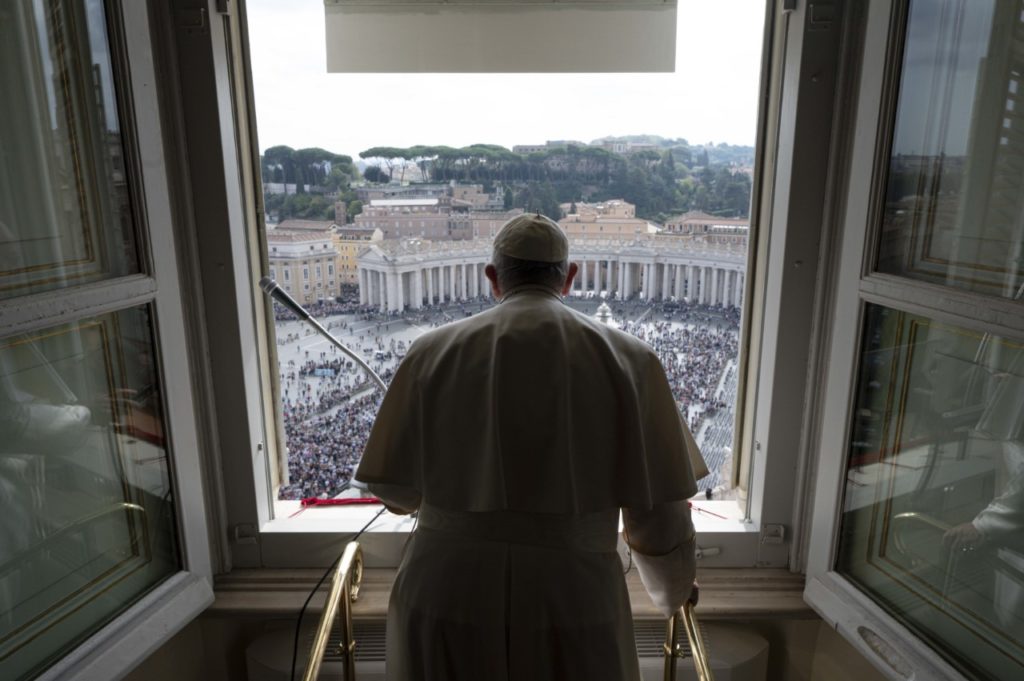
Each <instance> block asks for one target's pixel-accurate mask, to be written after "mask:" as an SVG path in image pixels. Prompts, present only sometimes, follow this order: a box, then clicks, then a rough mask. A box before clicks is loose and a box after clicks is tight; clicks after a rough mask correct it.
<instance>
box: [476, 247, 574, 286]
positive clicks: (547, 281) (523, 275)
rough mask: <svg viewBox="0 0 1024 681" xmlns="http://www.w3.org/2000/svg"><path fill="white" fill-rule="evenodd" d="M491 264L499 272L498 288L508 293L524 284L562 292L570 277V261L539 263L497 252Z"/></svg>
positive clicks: (492, 257)
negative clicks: (537, 285)
mask: <svg viewBox="0 0 1024 681" xmlns="http://www.w3.org/2000/svg"><path fill="white" fill-rule="evenodd" d="M491 264H492V265H494V269H495V270H497V275H498V286H500V287H501V290H502V291H508V290H509V289H511V288H514V287H516V286H522V285H524V284H539V285H542V286H548V287H550V288H553V289H556V290H559V291H561V290H562V286H563V285H564V284H565V278H566V277H567V276H569V261H568V260H563V261H562V262H538V261H536V260H523V259H522V258H513V257H512V256H509V255H504V254H502V253H498V252H495V253H494V254H493V255H492V256H491Z"/></svg>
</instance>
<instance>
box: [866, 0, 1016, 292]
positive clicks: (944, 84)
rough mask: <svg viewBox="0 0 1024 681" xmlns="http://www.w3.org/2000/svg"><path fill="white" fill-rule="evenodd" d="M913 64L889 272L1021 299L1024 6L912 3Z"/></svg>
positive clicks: (909, 64)
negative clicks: (1023, 10)
mask: <svg viewBox="0 0 1024 681" xmlns="http://www.w3.org/2000/svg"><path fill="white" fill-rule="evenodd" d="M903 60H904V61H903V72H902V79H901V83H900V90H899V104H898V109H897V115H896V125H895V132H894V138H893V146H892V156H891V162H890V168H889V178H888V185H887V188H886V195H885V206H884V213H883V217H882V234H881V242H880V247H879V253H878V262H877V267H878V270H879V271H880V272H886V273H890V274H897V275H901V276H906V277H911V278H914V279H920V280H924V281H929V282H934V283H939V284H944V285H947V286H953V287H956V288H963V289H969V290H972V291H979V292H983V293H986V294H989V295H993V296H1001V297H1006V298H1020V297H1021V292H1022V287H1024V99H1022V97H1024V90H1022V82H1021V79H1022V78H1024V13H1022V12H1021V7H1020V3H1019V2H1016V1H1013V2H1011V1H1010V0H998V1H994V0H971V2H963V1H962V0H912V2H911V3H910V14H909V19H908V24H907V39H906V46H905V52H904V56H903Z"/></svg>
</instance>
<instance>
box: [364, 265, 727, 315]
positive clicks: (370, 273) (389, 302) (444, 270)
mask: <svg viewBox="0 0 1024 681" xmlns="http://www.w3.org/2000/svg"><path fill="white" fill-rule="evenodd" d="M674 260H680V259H679V258H674ZM487 261H488V259H487V258H482V259H480V260H475V261H469V262H465V261H463V262H447V263H444V262H442V263H436V264H431V263H408V264H403V263H401V262H397V263H388V264H386V265H380V264H370V263H367V264H365V265H364V264H363V263H360V265H359V302H360V303H361V304H363V305H375V306H378V307H379V308H380V309H381V311H382V312H388V311H391V312H394V311H397V310H403V309H405V308H406V307H409V308H411V309H419V308H421V307H423V306H424V305H432V304H435V303H442V302H457V301H464V300H470V299H473V298H477V297H479V296H489V295H490V284H489V282H488V281H487V278H486V277H485V276H484V267H485V266H486V264H487ZM574 262H576V264H577V265H578V266H579V272H578V273H577V275H576V279H575V281H574V282H573V292H574V293H575V294H577V295H585V294H586V293H588V292H593V293H595V294H598V295H601V294H603V295H606V296H607V297H608V298H611V299H615V300H629V299H641V300H673V299H674V300H687V301H689V302H691V303H699V304H702V305H720V306H722V307H740V305H741V304H742V302H743V286H744V271H743V266H744V263H743V262H732V263H720V262H703V263H702V262H699V261H696V260H691V261H689V262H682V261H680V262H673V261H672V260H669V261H664V262H663V261H660V259H658V258H653V257H651V258H641V259H633V258H628V257H615V258H608V257H585V256H584V257H578V258H576V259H575V260H574Z"/></svg>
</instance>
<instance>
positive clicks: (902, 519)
mask: <svg viewBox="0 0 1024 681" xmlns="http://www.w3.org/2000/svg"><path fill="white" fill-rule="evenodd" d="M892 520H893V533H892V540H893V543H894V544H896V550H897V551H899V552H900V553H902V554H904V555H906V554H908V553H909V551H908V550H907V545H906V542H905V541H904V540H903V533H902V532H901V530H900V528H902V527H903V526H905V525H906V524H907V523H909V522H916V523H920V524H922V525H927V526H928V527H930V528H932V529H933V530H938V531H939V532H948V531H949V530H950V529H951V528H952V527H953V526H952V525H950V524H949V523H945V522H943V521H941V520H939V519H938V518H933V517H932V516H930V515H927V514H925V513H919V512H918V511H907V512H905V513H897V514H896V515H894V516H893V517H892Z"/></svg>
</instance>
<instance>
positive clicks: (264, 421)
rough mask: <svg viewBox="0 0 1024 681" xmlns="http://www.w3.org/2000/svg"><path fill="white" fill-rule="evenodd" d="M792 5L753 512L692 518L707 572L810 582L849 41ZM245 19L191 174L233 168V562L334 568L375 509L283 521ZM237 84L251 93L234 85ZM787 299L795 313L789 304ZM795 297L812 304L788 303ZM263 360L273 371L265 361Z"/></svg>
mask: <svg viewBox="0 0 1024 681" xmlns="http://www.w3.org/2000/svg"><path fill="white" fill-rule="evenodd" d="M208 4H209V7H210V8H211V13H212V12H213V10H215V4H216V2H215V0H208ZM785 4H787V3H783V2H782V1H781V0H767V2H766V16H767V21H766V29H765V36H766V40H765V48H764V53H763V54H764V56H763V59H762V97H761V101H762V102H763V104H762V107H761V112H760V114H759V120H758V134H757V144H758V147H757V148H758V152H757V153H758V161H757V167H758V169H759V172H760V175H759V176H758V177H756V178H755V182H754V206H753V208H752V222H753V224H754V227H755V228H754V229H752V232H751V233H752V235H759V236H758V239H759V241H758V243H757V245H756V246H755V245H754V244H753V243H752V248H751V259H750V262H749V267H748V276H747V277H746V287H747V290H746V292H745V297H744V299H745V300H748V301H750V303H748V305H749V308H748V310H749V311H750V314H749V315H748V317H749V319H747V320H746V321H745V323H744V338H743V339H742V340H741V342H742V343H745V344H746V345H747V347H748V348H749V350H748V354H747V355H746V360H745V362H744V366H742V367H741V372H740V375H741V379H740V380H741V384H740V386H739V390H738V394H740V395H742V399H741V404H739V405H737V419H738V421H737V436H736V438H737V440H736V446H737V447H738V449H739V451H740V461H741V462H744V464H743V468H742V470H739V471H735V472H734V481H737V482H739V483H740V484H741V486H745V489H746V492H747V494H746V498H745V499H743V500H742V501H741V504H742V505H741V508H740V512H739V513H738V514H737V515H740V516H743V517H742V518H741V519H740V520H737V521H730V522H724V521H720V520H716V519H714V518H708V517H707V516H704V515H703V514H700V513H695V514H694V520H695V523H696V525H697V527H698V532H699V539H698V543H699V544H700V546H701V547H703V548H705V549H715V550H713V551H707V552H705V553H704V554H703V557H702V559H701V565H702V566H704V567H753V566H758V567H786V566H789V567H790V568H791V569H793V570H794V571H796V570H798V569H799V568H800V566H801V564H802V555H803V553H802V546H803V537H804V530H805V523H804V521H803V520H802V513H803V510H804V505H803V496H804V494H805V493H806V492H807V491H808V490H806V489H805V486H806V485H805V484H803V483H804V481H805V480H806V476H805V475H803V472H804V471H805V469H806V466H807V464H806V452H807V451H808V450H809V444H808V443H807V442H805V440H804V438H803V436H802V433H803V432H804V424H805V422H806V419H807V418H808V417H807V414H806V413H805V409H804V406H803V405H805V404H807V403H809V402H810V399H809V396H808V386H810V385H812V384H813V379H814V376H815V375H814V373H813V371H808V369H807V367H808V366H809V365H811V364H812V363H813V361H814V358H815V356H816V352H817V350H818V347H817V345H818V340H817V339H818V332H819V331H820V330H819V329H817V328H815V319H816V310H817V308H818V305H819V298H820V292H819V290H818V285H817V280H818V277H817V268H818V260H819V258H818V243H819V241H820V239H819V236H820V232H821V229H822V220H823V217H822V211H823V210H824V209H825V208H827V206H825V205H824V204H825V201H824V199H823V198H821V197H823V196H824V194H825V180H824V178H825V176H826V171H827V170H828V165H829V150H830V148H831V143H832V140H831V136H832V132H831V129H830V126H829V123H830V121H831V118H832V115H833V112H832V107H833V105H834V101H833V97H832V90H831V89H830V86H831V85H832V84H833V83H834V80H835V76H836V72H837V70H836V65H835V62H836V60H837V54H838V50H839V47H838V43H839V42H840V41H839V40H838V39H837V38H836V36H837V35H838V34H840V32H841V29H842V22H840V21H833V22H831V23H827V25H825V26H824V27H816V28H815V31H816V32H815V33H814V38H815V39H814V40H813V41H811V44H810V45H807V44H805V41H804V40H803V37H804V35H805V28H804V27H805V23H807V21H808V19H807V17H806V16H805V14H806V8H805V7H804V6H803V5H804V3H800V4H801V6H800V7H798V8H797V9H795V10H787V9H784V5H785ZM824 4H829V3H828V2H827V1H826V2H824ZM244 13H245V6H244V2H239V3H237V5H236V8H235V9H232V10H231V13H230V14H229V15H228V16H226V17H225V21H228V22H229V25H230V26H231V27H232V30H231V31H229V32H228V35H231V36H236V38H235V39H234V40H233V44H230V45H229V44H228V43H227V42H226V39H225V37H224V33H223V32H221V31H213V32H211V35H210V37H209V41H210V44H211V46H212V53H213V57H212V59H213V67H212V68H213V69H214V70H215V71H216V74H215V80H216V83H217V88H218V89H217V107H218V110H217V112H216V119H217V121H216V122H217V123H218V124H219V126H220V127H219V130H220V135H221V143H222V144H221V147H219V148H213V147H206V148H198V147H197V148H196V149H195V150H193V151H192V152H191V159H192V161H193V163H199V162H200V161H201V162H203V163H205V164H206V166H207V167H216V168H218V172H221V169H222V172H223V176H222V181H223V183H224V186H225V187H226V188H227V189H226V192H227V194H228V200H229V201H230V202H231V206H230V207H229V208H228V209H227V210H226V211H224V212H223V214H221V213H218V214H217V218H218V219H219V220H220V222H219V223H218V224H222V225H226V231H227V233H228V234H229V235H230V237H231V238H230V244H228V245H223V244H222V245H220V246H219V248H220V255H221V257H220V258H218V260H219V261H221V262H223V261H224V260H225V259H227V260H230V261H232V262H233V266H234V267H235V268H236V273H235V280H234V286H225V287H221V288H219V289H217V290H208V291H206V295H207V296H209V297H215V298H217V299H218V300H217V301H216V302H215V306H216V307H217V308H218V309H219V310H222V311H223V312H224V313H225V314H227V313H229V311H233V313H234V315H235V319H234V320H232V325H231V326H232V329H233V330H232V333H234V328H235V327H237V329H239V333H238V335H237V336H234V335H232V336H231V337H230V340H229V341H224V342H223V343H217V345H222V344H223V345H230V346H232V348H230V351H227V349H225V351H224V352H220V350H221V348H214V349H215V350H217V351H218V353H217V357H216V358H215V359H214V360H213V362H214V363H215V365H216V366H218V367H220V368H222V369H224V368H225V367H227V366H228V365H234V370H233V371H227V370H225V371H224V374H230V375H231V376H230V377H228V378H221V379H216V380H215V381H214V383H215V385H214V391H215V392H217V393H220V394H224V395H230V399H231V401H232V409H233V410H234V412H235V413H236V414H237V415H238V417H239V418H238V419H237V422H232V423H230V424H229V425H228V426H226V428H227V429H229V430H230V431H231V432H226V431H225V432H222V433H221V457H222V467H223V469H224V471H225V477H227V478H229V479H231V480H232V485H231V486H230V489H226V490H225V491H224V500H225V506H226V518H227V521H226V524H227V532H226V534H227V545H226V549H227V550H226V553H229V554H230V555H231V562H232V563H233V564H234V565H236V566H238V567H300V566H303V567H306V566H317V565H324V566H326V565H328V564H329V563H330V562H331V561H332V560H333V559H334V558H335V557H336V555H337V553H338V550H339V546H340V542H341V540H343V539H344V538H345V537H346V536H349V535H350V533H351V532H354V531H356V530H358V529H359V528H360V527H361V526H362V524H363V523H364V522H365V520H366V519H368V518H369V515H368V514H367V509H345V511H344V513H341V512H337V511H336V510H334V509H332V510H331V511H326V512H324V511H321V510H319V509H316V513H317V515H316V516H315V518H310V517H304V518H302V519H301V520H302V523H285V522H282V521H283V520H284V519H272V517H271V507H272V503H273V501H272V489H273V486H274V485H273V482H274V480H275V479H279V478H278V472H277V471H275V470H273V466H272V465H270V463H269V462H270V461H277V462H278V465H281V466H283V465H285V463H284V462H283V461H281V460H280V458H279V457H276V454H275V453H276V451H277V449H278V447H280V443H279V442H277V441H276V440H277V437H276V436H275V435H274V434H273V431H274V429H275V427H278V428H277V430H278V431H280V428H279V425H280V424H279V423H278V422H277V421H279V415H278V416H275V415H274V414H275V413H276V412H275V409H274V408H273V406H272V405H273V404H275V401H276V399H277V395H278V394H279V387H278V386H277V385H276V381H277V379H276V373H277V372H276V371H272V370H271V369H270V366H271V363H272V362H273V361H274V360H273V359H272V358H273V357H274V351H275V348H274V346H273V344H271V343H269V342H268V337H269V336H268V334H266V332H265V331H266V329H267V325H268V324H273V316H272V314H271V312H270V306H269V303H268V302H267V301H266V300H265V299H264V298H263V297H262V296H261V295H260V294H259V292H258V290H257V289H256V287H255V285H254V283H255V281H256V280H257V279H258V278H259V276H260V272H265V271H266V268H267V266H268V265H267V256H266V253H265V250H266V235H265V227H264V226H263V225H262V222H261V216H262V196H261V194H260V192H259V191H258V190H259V184H258V179H257V177H258V176H257V175H256V174H255V172H256V171H258V166H256V162H257V161H256V160H255V159H256V158H257V155H256V152H255V150H256V149H258V143H257V140H256V133H255V124H254V121H255V113H254V111H253V108H252V105H251V102H252V101H253V97H252V91H251V88H252V85H251V77H250V75H249V74H248V73H247V71H246V70H245V68H243V67H242V65H243V64H246V63H247V57H246V55H247V51H248V45H247V40H248V38H247V35H246V33H245V31H244V29H243V26H244V23H245V22H244ZM232 69H233V70H232ZM810 73H817V74H819V75H818V76H816V77H817V78H819V80H816V81H815V82H813V83H809V78H808V74H810ZM231 78H234V82H235V83H236V84H237V85H238V87H237V88H234V89H233V88H232V82H231ZM238 112H241V113H240V114H238V115H234V114H235V113H238ZM804 112H811V113H812V114H813V116H816V117H820V118H821V119H822V120H823V122H824V124H823V125H807V124H806V121H804V122H803V124H802V125H801V126H800V127H798V125H797V122H798V120H797V119H798V114H799V115H805V113H804ZM213 113H214V112H210V116H211V117H213ZM247 157H248V158H252V159H253V162H252V164H250V166H248V167H247V166H246V164H239V163H238V162H237V159H239V158H247ZM808 186H813V187H820V190H819V191H817V192H816V193H815V194H814V195H813V196H812V198H814V197H818V198H819V199H820V200H819V201H817V202H816V201H814V200H812V201H807V193H808V189H807V187H808ZM236 188H239V189H236ZM245 197H248V202H246V201H245ZM258 216H259V219H258ZM200 219H202V218H200ZM212 219H213V217H212V216H211V218H210V220H212ZM372 224H373V223H371V225H372ZM759 224H760V225H761V228H760V229H757V228H756V226H757V225H759ZM201 238H202V237H201ZM261 249H262V251H263V252H262V253H261V252H260V250H261ZM794 262H795V263H797V264H796V265H793V263H794ZM751 275H752V276H751ZM246 277H248V278H246ZM783 300H786V301H787V305H782V304H781V301H783ZM794 300H797V301H800V304H799V305H797V306H794V305H792V304H790V302H789V301H794ZM218 319H221V318H218ZM247 331H248V332H247ZM808 338H810V339H811V342H808ZM794 339H796V342H793V341H794ZM211 343H213V341H211ZM259 357H265V358H271V359H268V360H264V361H259V359H258V358H259ZM779 377H784V378H785V380H783V378H779ZM261 386H265V388H264V389H262V390H261ZM243 414H244V416H243ZM769 424H770V426H771V427H770V428H769ZM222 430H224V427H222ZM769 464H770V465H769ZM795 473H796V474H795ZM744 483H745V485H744ZM716 503H723V502H716ZM409 526H410V523H407V522H406V520H405V519H399V518H390V519H384V518H382V519H381V521H380V522H379V523H377V525H375V527H373V528H371V530H370V531H369V532H367V533H366V534H364V535H363V539H362V543H363V545H364V549H365V550H366V554H367V564H368V565H369V566H394V565H396V564H397V560H398V556H399V554H400V548H401V545H402V544H403V543H404V541H405V536H404V534H403V532H402V531H404V530H405V529H407V528H408V527H409ZM394 530H399V532H395V531H394Z"/></svg>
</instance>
